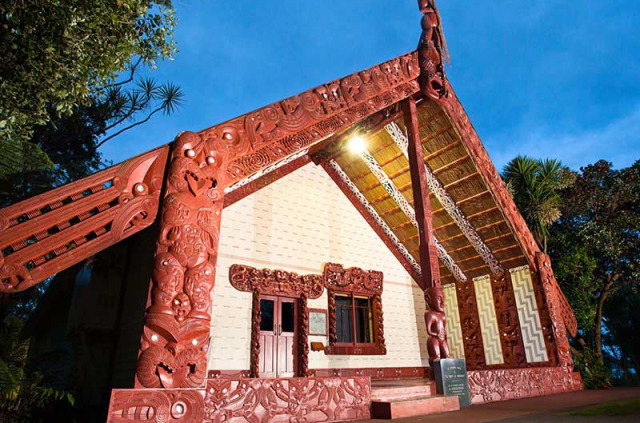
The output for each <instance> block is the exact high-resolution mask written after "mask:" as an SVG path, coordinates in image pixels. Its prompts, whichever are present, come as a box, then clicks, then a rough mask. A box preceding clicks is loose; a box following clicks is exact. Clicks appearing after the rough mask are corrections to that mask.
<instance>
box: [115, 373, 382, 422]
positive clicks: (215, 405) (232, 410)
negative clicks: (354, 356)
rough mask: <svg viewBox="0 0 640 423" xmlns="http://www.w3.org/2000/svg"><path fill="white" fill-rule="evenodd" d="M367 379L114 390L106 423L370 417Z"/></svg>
mask: <svg viewBox="0 0 640 423" xmlns="http://www.w3.org/2000/svg"><path fill="white" fill-rule="evenodd" d="M370 406H371V384H370V382H369V378H368V377H344V378H338V377H332V378H286V379H209V380H207V385H206V389H181V390H176V389H145V390H138V389H134V390H121V389H116V390H113V392H112V394H111V405H110V407H109V414H108V417H107V423H116V422H117V423H123V422H138V421H144V422H150V423H161V422H162V423H165V422H190V423H222V422H232V423H275V422H281V421H284V420H287V421H304V422H308V423H316V422H318V423H319V422H333V421H344V420H359V419H368V418H369V417H370V412H369V407H370Z"/></svg>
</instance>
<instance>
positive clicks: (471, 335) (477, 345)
mask: <svg viewBox="0 0 640 423" xmlns="http://www.w3.org/2000/svg"><path fill="white" fill-rule="evenodd" d="M456 292H457V294H458V306H459V310H460V324H461V327H462V340H463V342H464V355H465V360H466V361H467V369H470V370H476V369H482V368H484V367H485V366H486V361H485V358H484V346H483V344H482V335H481V333H480V317H479V316H478V306H477V304H476V293H475V290H474V288H473V284H472V283H456Z"/></svg>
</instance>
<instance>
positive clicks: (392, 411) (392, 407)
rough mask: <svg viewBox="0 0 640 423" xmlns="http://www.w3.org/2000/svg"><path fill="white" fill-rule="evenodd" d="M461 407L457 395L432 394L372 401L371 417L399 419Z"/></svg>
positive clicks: (455, 409)
mask: <svg viewBox="0 0 640 423" xmlns="http://www.w3.org/2000/svg"><path fill="white" fill-rule="evenodd" d="M459 409H460V405H459V404H458V397H457V396H455V395H431V396H428V397H423V398H410V399H398V400H394V401H372V402H371V417H372V418H374V419H399V418H402V417H412V416H422V415H425V414H434V413H444V412H447V411H457V410H459Z"/></svg>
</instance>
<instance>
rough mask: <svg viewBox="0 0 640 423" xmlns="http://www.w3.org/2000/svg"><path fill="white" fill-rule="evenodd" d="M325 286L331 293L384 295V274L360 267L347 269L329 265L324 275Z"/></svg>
mask: <svg viewBox="0 0 640 423" xmlns="http://www.w3.org/2000/svg"><path fill="white" fill-rule="evenodd" d="M322 278H323V281H324V286H326V287H327V289H328V290H329V291H334V292H335V291H346V292H353V293H354V294H363V295H369V296H373V295H375V294H381V293H382V278H383V273H382V272H379V271H377V270H369V271H365V270H362V269H361V268H359V267H350V268H348V269H345V268H344V267H342V265H341V264H337V263H327V264H325V265H324V273H323V274H322Z"/></svg>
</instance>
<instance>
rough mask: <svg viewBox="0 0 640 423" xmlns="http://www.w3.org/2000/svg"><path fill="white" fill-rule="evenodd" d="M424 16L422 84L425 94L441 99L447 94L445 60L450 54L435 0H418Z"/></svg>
mask: <svg viewBox="0 0 640 423" xmlns="http://www.w3.org/2000/svg"><path fill="white" fill-rule="evenodd" d="M418 7H419V8H420V12H422V14H423V15H424V16H423V17H422V22H421V26H422V35H421V36H420V42H419V43H418V61H419V63H420V86H421V88H422V92H423V93H424V94H425V95H428V96H429V97H431V98H433V99H434V100H439V99H441V98H442V97H444V96H445V95H446V94H447V91H446V84H445V76H444V61H445V57H447V56H448V53H447V45H446V42H445V40H444V34H443V33H442V25H441V22H440V15H439V14H438V8H437V7H436V4H435V1H434V0H418Z"/></svg>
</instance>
